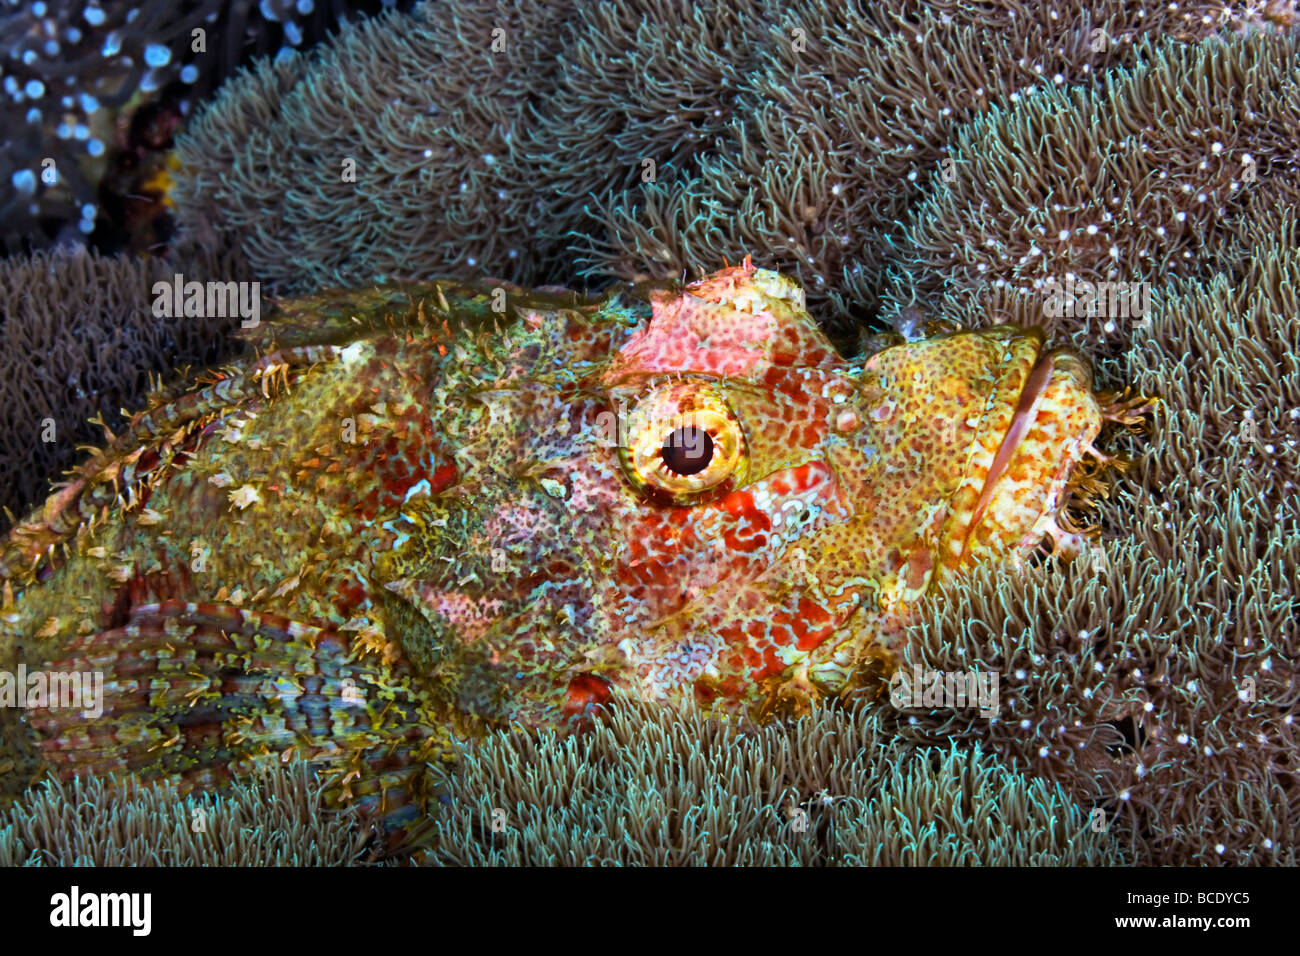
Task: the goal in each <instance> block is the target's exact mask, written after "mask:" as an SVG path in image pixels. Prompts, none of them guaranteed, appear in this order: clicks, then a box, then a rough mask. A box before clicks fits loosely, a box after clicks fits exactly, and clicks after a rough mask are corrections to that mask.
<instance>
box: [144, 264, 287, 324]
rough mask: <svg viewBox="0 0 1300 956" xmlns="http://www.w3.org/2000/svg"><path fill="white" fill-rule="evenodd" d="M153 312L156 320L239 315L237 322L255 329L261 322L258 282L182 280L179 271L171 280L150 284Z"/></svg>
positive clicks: (182, 277)
mask: <svg viewBox="0 0 1300 956" xmlns="http://www.w3.org/2000/svg"><path fill="white" fill-rule="evenodd" d="M153 297H154V298H153V315H154V318H156V319H178V318H182V317H188V318H209V319H211V318H216V319H225V318H233V317H235V316H239V318H240V319H241V320H242V321H241V322H240V323H239V325H240V327H241V328H245V329H255V328H257V326H258V324H259V323H260V322H261V321H262V283H260V282H199V281H197V280H191V281H189V282H186V281H185V276H183V275H181V274H180V273H179V272H178V273H176V274H175V275H174V276H172V281H171V282H168V281H166V280H165V279H164V280H161V281H159V282H155V283H154V284H153Z"/></svg>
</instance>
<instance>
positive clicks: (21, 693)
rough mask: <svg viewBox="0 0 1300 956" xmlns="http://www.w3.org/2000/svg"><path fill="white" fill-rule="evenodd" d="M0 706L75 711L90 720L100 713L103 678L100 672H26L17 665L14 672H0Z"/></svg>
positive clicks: (101, 710)
mask: <svg viewBox="0 0 1300 956" xmlns="http://www.w3.org/2000/svg"><path fill="white" fill-rule="evenodd" d="M0 707H27V708H35V707H48V708H70V709H79V710H80V711H81V716H83V717H89V718H91V719H92V720H93V719H95V718H97V717H99V716H101V715H102V714H103V713H104V675H103V673H102V672H101V671H86V672H85V673H80V672H78V671H39V670H36V671H29V670H28V669H27V665H26V664H19V665H18V671H17V673H13V672H10V671H0Z"/></svg>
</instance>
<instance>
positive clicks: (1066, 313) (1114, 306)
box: [1043, 278, 1151, 326]
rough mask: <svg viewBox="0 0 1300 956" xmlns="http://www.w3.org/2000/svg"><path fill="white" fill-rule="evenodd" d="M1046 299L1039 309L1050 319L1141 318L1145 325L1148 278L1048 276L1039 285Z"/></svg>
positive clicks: (1148, 298)
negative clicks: (1110, 279) (1119, 279)
mask: <svg viewBox="0 0 1300 956" xmlns="http://www.w3.org/2000/svg"><path fill="white" fill-rule="evenodd" d="M1043 292H1044V293H1045V294H1046V295H1047V302H1046V303H1045V304H1044V305H1043V312H1044V314H1046V315H1047V317H1048V318H1051V319H1059V318H1061V317H1065V318H1069V319H1076V318H1077V319H1083V318H1090V317H1104V318H1108V319H1141V320H1143V321H1142V322H1139V323H1138V324H1139V325H1140V326H1145V324H1146V317H1147V315H1148V313H1149V312H1150V311H1151V283H1150V282H1088V281H1085V280H1083V279H1074V278H1068V279H1066V280H1065V282H1064V283H1061V282H1058V281H1057V280H1056V279H1048V280H1047V282H1046V283H1045V285H1044V286H1043Z"/></svg>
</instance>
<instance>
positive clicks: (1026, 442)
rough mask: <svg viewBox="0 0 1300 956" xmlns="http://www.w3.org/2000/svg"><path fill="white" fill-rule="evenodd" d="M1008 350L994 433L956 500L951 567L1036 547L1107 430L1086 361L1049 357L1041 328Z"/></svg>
mask: <svg viewBox="0 0 1300 956" xmlns="http://www.w3.org/2000/svg"><path fill="white" fill-rule="evenodd" d="M1007 346H1008V352H1007V355H1006V356H1005V361H1004V363H1003V368H1002V372H1001V375H1000V377H999V380H998V383H997V386H996V397H995V399H994V401H993V403H992V406H991V408H990V410H989V411H988V412H986V414H985V416H984V420H983V422H982V424H983V425H984V426H986V427H983V428H981V429H980V433H978V434H977V435H976V436H975V438H974V439H973V441H972V449H971V460H970V463H969V467H968V470H967V476H968V477H967V480H966V481H965V482H963V485H962V487H961V488H959V489H958V492H957V494H955V495H954V496H953V501H952V508H951V511H950V515H949V528H948V533H947V534H946V535H945V537H946V538H947V541H948V551H947V554H946V555H945V559H946V560H945V564H946V565H948V566H949V567H961V566H965V565H968V564H970V563H971V562H973V561H975V560H977V559H978V558H980V557H983V556H985V555H986V554H989V553H992V552H996V551H1002V552H1006V551H1009V550H1013V549H1020V550H1025V549H1029V548H1032V547H1034V546H1035V545H1036V544H1037V543H1038V541H1040V540H1041V539H1042V536H1043V534H1044V533H1046V532H1047V531H1048V530H1049V529H1050V530H1055V528H1056V526H1055V522H1054V518H1055V515H1056V513H1057V512H1058V511H1059V509H1060V506H1061V502H1062V499H1063V497H1064V495H1063V491H1064V489H1065V486H1066V484H1067V482H1068V480H1069V477H1070V473H1071V471H1072V470H1073V467H1074V465H1075V463H1076V462H1077V461H1078V459H1079V457H1080V455H1081V454H1082V453H1083V451H1084V450H1086V449H1089V448H1091V442H1092V439H1093V438H1095V437H1096V435H1097V433H1098V431H1099V430H1100V426H1101V412H1100V408H1099V406H1098V405H1097V402H1096V399H1095V397H1094V396H1093V393H1092V373H1091V371H1090V369H1089V367H1088V364H1087V362H1086V361H1085V360H1084V359H1082V358H1081V357H1080V356H1079V355H1078V354H1077V353H1075V352H1074V351H1072V350H1070V349H1066V348H1055V349H1047V350H1045V349H1044V348H1043V334H1042V332H1041V331H1040V330H1038V329H1024V330H1016V332H1015V334H1013V335H1012V336H1009V337H1008V340H1007ZM1012 395H1014V396H1015V397H1014V399H1012V397H1011V396H1012ZM1003 421H1005V422H1006V424H1005V427H1002V424H1001V423H1002V422H1003ZM999 433H1000V438H999V437H998V435H999ZM981 472H982V475H983V477H982V480H981V479H979V478H978V477H977V476H979V475H980V473H981ZM976 489H978V490H977V491H976Z"/></svg>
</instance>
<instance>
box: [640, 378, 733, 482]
mask: <svg viewBox="0 0 1300 956" xmlns="http://www.w3.org/2000/svg"><path fill="white" fill-rule="evenodd" d="M619 458H620V461H621V463H622V466H623V472H624V474H625V475H627V478H628V480H629V481H630V482H631V483H632V485H633V486H634V487H635V488H636V489H637V490H638V491H641V492H643V493H644V494H646V495H648V496H650V497H652V498H657V499H660V500H665V501H668V502H670V503H672V504H695V503H697V502H699V501H703V500H707V499H708V498H712V497H716V496H717V495H721V494H725V493H726V492H727V491H729V490H731V489H732V488H734V487H735V486H736V485H737V484H738V483H739V482H741V481H742V480H743V478H744V474H743V473H744V466H745V436H744V431H743V430H742V429H741V427H740V420H739V418H737V416H736V412H735V410H734V409H733V408H732V407H731V404H730V403H729V402H728V401H727V398H726V395H724V394H723V393H722V392H721V391H720V390H719V389H717V388H715V387H714V386H712V385H709V384H707V383H701V382H679V383H676V384H674V385H669V386H665V387H662V388H658V389H655V390H654V391H652V392H650V393H649V394H647V395H644V396H643V397H642V398H641V399H640V400H639V401H637V403H636V405H635V406H634V407H633V408H632V411H631V413H630V414H629V416H628V420H627V434H626V441H624V442H623V443H622V445H620V447H619Z"/></svg>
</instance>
